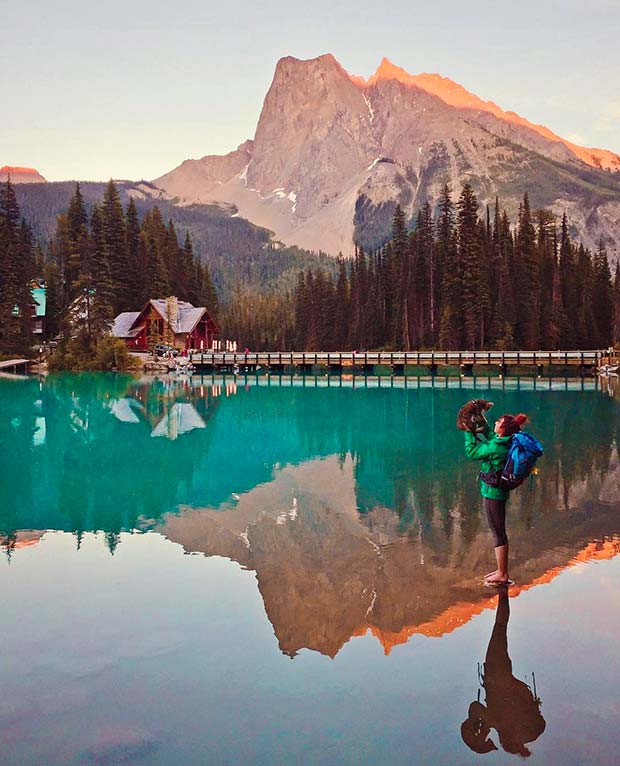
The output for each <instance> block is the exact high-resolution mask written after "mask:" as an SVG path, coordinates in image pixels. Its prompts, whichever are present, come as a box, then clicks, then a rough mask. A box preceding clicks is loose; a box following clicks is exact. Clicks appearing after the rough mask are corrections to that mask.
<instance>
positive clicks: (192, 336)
mask: <svg viewBox="0 0 620 766" xmlns="http://www.w3.org/2000/svg"><path fill="white" fill-rule="evenodd" d="M219 332H220V330H219V327H218V326H217V325H216V323H215V321H214V320H213V318H212V317H211V315H210V314H209V312H208V310H207V309H206V308H205V307H204V306H193V305H192V304H191V303H188V302H187V301H180V300H178V299H177V298H176V297H175V296H169V297H168V298H151V300H149V302H148V303H147V304H146V306H144V308H143V309H142V310H141V311H124V312H123V313H121V314H119V315H118V316H117V317H116V319H115V320H114V324H113V325H112V328H111V333H112V335H114V336H116V337H117V338H122V339H123V340H124V341H125V343H126V344H127V348H129V350H130V351H149V350H151V349H152V348H153V346H155V345H156V344H158V343H166V344H167V345H170V346H174V347H175V348H178V349H179V350H180V351H182V350H186V351H203V350H204V351H207V350H209V349H211V348H212V347H213V340H214V338H215V337H216V336H217V335H218V334H219Z"/></svg>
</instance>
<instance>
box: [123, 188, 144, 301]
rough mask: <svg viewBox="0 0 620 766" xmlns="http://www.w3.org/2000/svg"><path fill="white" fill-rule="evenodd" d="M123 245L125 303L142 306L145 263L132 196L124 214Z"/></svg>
mask: <svg viewBox="0 0 620 766" xmlns="http://www.w3.org/2000/svg"><path fill="white" fill-rule="evenodd" d="M125 247H126V251H127V295H126V298H127V305H128V306H130V307H131V308H132V309H138V307H140V308H142V306H143V305H144V303H145V298H144V289H143V283H144V280H145V264H144V263H142V262H141V251H140V221H139V218H138V210H137V208H136V203H135V202H134V200H133V197H131V198H130V199H129V204H128V205H127V212H126V215H125Z"/></svg>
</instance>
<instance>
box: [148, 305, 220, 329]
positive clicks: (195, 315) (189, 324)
mask: <svg viewBox="0 0 620 766" xmlns="http://www.w3.org/2000/svg"><path fill="white" fill-rule="evenodd" d="M149 303H150V304H151V306H153V308H154V309H155V311H157V313H158V314H160V315H161V317H162V318H163V319H167V309H166V305H167V304H166V299H165V298H151V300H150V301H149ZM178 310H179V313H178V316H177V320H176V322H174V324H172V330H173V331H174V332H175V333H182V332H183V333H184V332H191V331H192V330H193V329H194V327H196V325H197V324H198V322H200V320H201V319H202V317H203V316H204V314H205V312H206V310H207V309H206V308H205V307H204V306H200V307H197V306H193V305H192V304H191V303H189V302H188V301H178Z"/></svg>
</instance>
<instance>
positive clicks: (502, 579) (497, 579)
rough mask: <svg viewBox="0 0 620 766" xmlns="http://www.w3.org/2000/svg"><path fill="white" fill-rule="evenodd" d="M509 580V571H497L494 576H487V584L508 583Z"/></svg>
mask: <svg viewBox="0 0 620 766" xmlns="http://www.w3.org/2000/svg"><path fill="white" fill-rule="evenodd" d="M509 582H510V578H509V577H508V572H495V573H494V574H493V576H492V577H486V578H485V583H486V584H487V585H508V583H509Z"/></svg>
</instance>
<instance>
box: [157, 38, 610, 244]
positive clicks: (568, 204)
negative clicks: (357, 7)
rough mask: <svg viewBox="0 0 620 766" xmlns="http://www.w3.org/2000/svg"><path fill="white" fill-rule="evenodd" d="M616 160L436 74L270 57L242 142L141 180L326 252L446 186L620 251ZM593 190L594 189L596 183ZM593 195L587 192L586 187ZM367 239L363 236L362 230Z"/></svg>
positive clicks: (378, 228)
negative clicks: (467, 189) (559, 221)
mask: <svg viewBox="0 0 620 766" xmlns="http://www.w3.org/2000/svg"><path fill="white" fill-rule="evenodd" d="M606 170H612V171H614V170H620V157H619V156H618V155H616V154H614V153H613V152H610V151H607V150H603V149H586V148H584V147H578V146H575V145H574V144H572V143H571V142H569V141H567V140H565V139H562V138H561V137H559V136H557V135H556V134H555V133H553V132H552V131H551V130H549V129H548V128H546V127H544V126H540V125H535V124H534V123H531V122H529V121H528V120H527V119H525V118H523V117H521V116H519V115H517V114H516V113H514V112H507V111H504V110H503V109H502V108H501V107H499V106H498V105H497V104H495V103H494V102H492V101H484V100H483V99H481V98H479V97H478V96H476V95H475V94H473V93H471V92H470V91H468V90H467V89H466V88H464V87H463V86H461V85H459V84H458V83H457V82H455V81H453V80H451V79H449V78H447V77H443V76H441V75H438V74H429V73H422V74H417V75H412V74H410V73H408V72H407V71H406V70H404V69H402V68H401V67H398V66H396V65H395V64H393V63H392V62H391V61H390V60H389V59H387V58H384V59H383V60H382V61H381V63H380V65H379V67H378V68H377V71H376V72H375V73H374V74H373V75H372V76H371V77H369V78H368V79H367V80H365V79H363V78H361V77H357V76H354V75H350V74H349V73H348V72H347V71H346V70H345V69H344V68H343V67H342V66H341V65H340V64H339V62H338V61H337V60H336V59H335V58H334V56H333V55H332V54H329V53H327V54H324V55H322V56H318V57H316V58H313V59H309V60H306V61H304V60H300V59H297V58H294V57H292V56H286V57H284V58H282V59H280V61H278V63H277V66H276V70H275V73H274V77H273V81H272V83H271V86H270V88H269V91H268V92H267V95H266V97H265V100H264V103H263V108H262V110H261V113H260V117H259V120H258V124H257V127H256V132H255V136H254V140H253V142H246V143H245V144H242V145H241V146H240V147H238V148H237V149H236V150H235V151H234V152H231V153H230V154H227V155H225V156H223V157H214V156H207V157H203V158H202V159H201V160H186V161H185V162H184V163H182V164H181V165H180V166H179V167H178V168H177V169H175V170H173V171H172V172H170V173H168V174H166V175H165V176H162V177H161V178H159V179H157V180H156V181H155V182H154V183H155V184H156V185H157V186H159V187H160V188H161V189H164V190H165V191H166V192H167V193H169V194H171V195H173V196H175V197H178V198H179V200H180V201H181V203H182V204H191V203H192V202H219V203H222V204H226V205H233V206H234V207H235V208H236V214H238V215H240V216H242V217H244V218H247V219H248V220H250V221H252V222H254V223H256V224H258V225H261V226H264V227H266V228H268V229H271V230H272V231H273V232H274V233H275V235H276V237H277V238H278V239H280V240H281V241H283V242H287V243H291V244H297V245H299V246H301V247H305V248H308V249H311V250H324V251H326V252H330V253H332V254H334V255H336V254H338V252H339V251H341V252H342V253H343V254H345V255H351V254H352V253H353V249H354V243H356V242H357V243H360V244H363V245H364V246H373V245H374V244H376V243H377V241H380V239H381V236H382V235H381V232H382V231H384V230H386V229H387V227H388V226H389V219H390V216H391V213H392V212H393V209H394V206H395V204H396V203H397V202H398V203H400V204H401V206H402V207H403V208H404V209H405V210H406V211H407V212H408V213H409V214H411V215H413V214H414V213H415V212H416V210H417V209H419V208H420V207H421V206H422V205H424V204H425V203H426V202H427V201H429V202H431V204H435V202H436V201H437V199H438V196H439V193H440V190H441V188H442V186H443V185H444V184H445V183H446V182H447V183H449V184H450V185H451V187H452V190H453V192H454V193H455V194H458V191H459V189H460V187H461V186H462V185H463V183H465V182H469V183H471V184H472V185H473V186H474V189H475V191H476V194H477V195H478V198H479V201H480V203H481V204H485V203H487V202H491V203H492V202H493V200H494V199H495V195H498V196H499V197H500V199H501V200H502V204H503V205H505V206H506V208H507V209H508V212H509V214H511V215H514V214H516V212H517V209H518V205H519V201H520V200H521V199H522V197H523V193H524V192H525V191H528V192H529V193H530V198H531V200H532V204H533V205H534V206H537V207H548V208H550V209H551V210H553V211H554V212H556V213H557V214H558V215H561V214H562V212H564V210H566V211H567V213H568V214H569V216H570V217H571V220H572V222H573V224H574V226H575V228H576V229H577V230H578V233H579V235H580V236H581V237H582V238H583V240H584V243H585V244H587V245H589V246H593V245H594V244H595V242H596V241H597V239H598V237H600V236H603V238H604V239H605V240H606V241H607V242H608V244H609V245H610V249H611V251H613V249H614V247H615V246H618V245H620V233H619V232H620V175H616V173H609V172H603V171H606ZM597 189H599V190H600V194H598V193H596V190H597ZM593 190H594V191H593ZM369 231H372V232H374V233H373V237H372V238H371V239H370V240H369V239H368V232H369Z"/></svg>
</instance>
